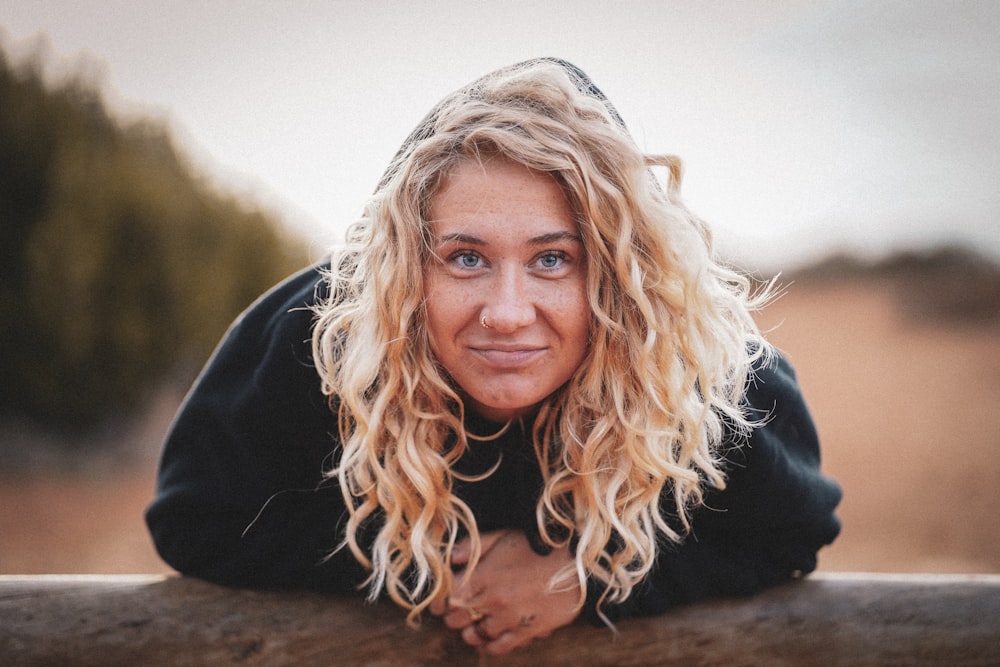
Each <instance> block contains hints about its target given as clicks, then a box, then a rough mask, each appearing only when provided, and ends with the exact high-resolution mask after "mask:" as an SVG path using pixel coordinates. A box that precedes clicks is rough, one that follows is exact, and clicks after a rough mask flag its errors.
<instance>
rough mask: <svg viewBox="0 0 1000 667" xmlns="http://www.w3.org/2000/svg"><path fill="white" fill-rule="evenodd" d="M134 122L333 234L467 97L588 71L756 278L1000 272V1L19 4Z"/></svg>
mask: <svg viewBox="0 0 1000 667" xmlns="http://www.w3.org/2000/svg"><path fill="white" fill-rule="evenodd" d="M39 34H44V35H47V36H48V39H49V43H50V50H51V52H52V55H53V56H54V57H55V58H56V59H57V60H62V61H65V62H71V63H73V62H79V60H80V59H81V58H83V59H84V60H85V62H87V63H88V67H89V68H90V69H91V70H93V71H96V72H97V73H98V74H99V75H100V77H101V78H102V79H103V81H104V86H105V90H106V91H107V92H108V97H109V100H110V101H111V103H112V104H113V106H114V107H116V108H117V109H121V110H123V111H126V112H129V113H134V112H141V113H152V114H154V115H156V116H159V117H161V118H163V119H165V120H166V121H167V122H168V123H169V125H170V126H171V127H172V128H173V130H174V131H175V133H176V136H177V138H178V141H179V143H180V145H181V147H182V148H183V150H184V151H185V152H187V153H188V154H189V155H190V156H191V157H192V158H193V159H194V160H195V162H196V164H198V165H199V167H200V168H201V169H202V170H204V171H206V172H208V173H209V174H211V175H212V176H213V177H214V178H215V179H216V180H217V181H218V182H219V183H220V184H222V185H224V186H225V187H227V188H231V189H235V190H236V191H238V192H241V193H249V194H250V196H252V197H253V198H254V199H256V200H257V201H258V202H261V203H263V204H264V205H265V206H267V207H269V208H271V209H272V210H274V211H275V212H277V213H278V214H279V215H281V216H282V217H283V218H284V219H285V220H286V221H288V222H289V223H290V224H292V225H293V226H295V227H296V228H298V229H301V230H303V231H304V232H305V233H306V234H307V236H308V237H309V238H310V239H311V240H312V241H313V246H314V248H315V250H314V252H315V254H316V256H319V255H320V254H321V253H322V249H323V248H324V247H325V246H326V245H328V244H330V243H334V242H336V241H337V240H339V238H340V237H341V235H342V233H343V229H344V228H345V227H346V225H347V224H348V223H349V222H350V221H351V220H353V219H354V217H356V215H357V214H358V212H359V211H360V209H361V206H362V204H363V202H364V200H365V198H366V197H367V196H368V195H369V194H370V192H371V190H372V189H373V187H374V185H375V183H376V181H377V180H378V177H379V175H380V174H381V172H382V170H383V169H384V167H385V165H386V163H387V162H388V160H389V159H390V158H391V157H392V155H393V153H394V152H395V149H396V147H397V146H398V145H399V144H400V142H402V140H403V139H404V138H405V137H406V135H407V134H408V133H409V131H410V129H411V128H412V127H413V126H414V125H415V124H416V123H417V121H419V120H420V118H421V117H422V116H423V114H424V113H425V112H426V111H427V110H428V109H429V108H430V107H431V106H432V105H433V104H434V103H435V102H436V101H437V100H438V99H440V98H441V97H443V96H444V95H445V94H447V93H448V92H450V91H452V90H454V89H455V88H458V87H459V86H461V85H464V84H465V83H467V82H468V81H470V80H472V79H474V78H476V77H477V76H479V75H481V74H484V73H485V72H487V71H489V70H492V69H494V68H496V67H500V66H503V65H507V64H510V63H513V62H517V61H519V60H524V59H527V58H531V57H535V56H540V55H554V56H559V57H562V58H566V59H567V60H570V61H572V62H574V63H575V64H577V65H579V66H580V67H581V68H583V69H584V70H585V71H586V72H587V73H588V74H589V75H590V76H591V77H592V78H593V79H594V81H595V82H596V83H597V85H598V86H599V87H600V88H602V89H603V90H604V91H605V92H606V93H607V94H608V96H609V97H610V98H611V100H612V102H613V103H614V104H615V105H616V106H617V107H618V109H619V111H620V112H621V114H622V116H623V117H624V119H625V122H626V124H627V125H628V126H629V127H630V129H631V130H632V132H633V134H634V135H635V137H636V139H637V140H638V142H639V144H640V146H642V147H643V148H644V149H645V150H647V151H649V152H654V153H664V152H667V153H674V154H677V155H679V156H680V157H681V158H682V159H684V161H685V165H686V177H685V184H684V190H683V192H684V196H685V198H686V200H687V202H688V204H689V205H690V207H691V208H692V209H694V210H695V211H696V212H697V213H698V214H699V215H700V216H701V217H703V218H705V219H707V220H708V221H709V222H710V223H711V224H712V225H713V227H714V228H715V230H716V237H717V239H718V242H719V244H720V248H721V249H722V250H723V251H724V252H725V253H726V254H727V255H729V256H730V257H733V258H734V259H737V260H739V261H741V262H744V263H747V264H750V265H758V266H764V267H766V268H777V269H780V268H789V267H792V266H794V265H796V264H799V263H801V262H802V261H807V260H810V259H813V258H816V257H818V256H820V255H822V254H824V253H827V252H829V251H831V250H837V249H847V250H855V251H860V252H864V253H867V254H872V255H874V254H879V253H882V252H886V251H888V250H892V249H898V248H919V247H925V246H927V245H930V244H934V243H939V242H945V241H951V242H964V243H966V244H968V245H974V246H976V247H978V248H980V249H983V250H985V251H987V252H989V253H990V254H992V255H994V256H996V257H1000V189H998V186H997V184H998V183H1000V95H998V94H997V91H998V90H1000V38H998V35H1000V2H994V1H992V0H984V1H980V2H957V1H948V2H946V1H944V0H941V1H940V2H938V1H902V2H897V1H883V2H865V1H860V0H845V1H841V2H815V1H810V0H786V1H780V2H779V1H757V2H749V1H748V2H736V1H733V2H696V3H695V2H689V1H686V0H685V1H669V0H668V1H663V0H649V1H635V2H627V1H619V2H597V1H596V0H566V1H561V2H541V1H537V0H536V1H535V2H527V1H524V0H508V1H506V2H475V1H474V0H441V1H430V2H420V1H412V2H388V1H379V0H365V1H361V2H358V1H353V0H350V1H343V2H338V1H325V2H321V1H312V2H310V1H306V0H286V1H285V2H271V1H266V0H245V1H242V2H237V1H235V0H156V1H153V0H91V1H87V0H12V1H11V0H8V2H6V3H5V4H4V6H3V7H2V8H0V36H2V40H3V42H4V44H5V45H6V48H7V50H8V52H11V51H13V52H14V53H15V54H16V53H20V52H23V51H25V50H28V49H30V48H32V47H31V45H32V44H33V43H36V41H37V37H36V36H37V35H39Z"/></svg>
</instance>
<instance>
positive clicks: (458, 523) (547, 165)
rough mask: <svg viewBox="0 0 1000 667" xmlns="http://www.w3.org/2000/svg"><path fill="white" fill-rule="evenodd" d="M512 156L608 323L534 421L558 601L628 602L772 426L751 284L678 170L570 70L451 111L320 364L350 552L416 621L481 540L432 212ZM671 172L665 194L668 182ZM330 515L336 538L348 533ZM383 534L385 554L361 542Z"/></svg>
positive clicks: (334, 288)
mask: <svg viewBox="0 0 1000 667" xmlns="http://www.w3.org/2000/svg"><path fill="white" fill-rule="evenodd" d="M484 154H489V155H502V156H504V157H506V158H508V159H510V160H513V161H515V162H518V163H520V164H523V165H525V166H527V167H529V168H531V169H536V170H540V171H544V172H547V173H549V174H551V175H552V176H553V177H554V178H555V179H556V180H557V182H558V183H559V184H560V185H561V186H562V188H563V189H564V191H565V192H566V195H567V198H568V200H569V201H570V203H571V206H572V208H573V211H574V213H575V215H576V216H577V220H578V224H579V231H580V236H581V238H582V239H583V244H584V248H585V254H586V261H587V298H588V300H589V303H590V307H591V310H592V313H593V314H592V325H591V329H592V330H591V336H590V348H589V354H588V356H587V358H586V359H585V361H584V362H583V363H582V364H581V366H580V367H579V368H578V369H577V371H576V373H575V374H574V375H573V377H572V378H571V379H570V381H569V382H568V383H567V385H566V386H565V387H564V388H563V389H561V390H560V391H558V392H556V393H555V394H553V395H551V396H549V397H548V398H547V399H546V400H545V401H544V402H543V403H542V405H541V406H539V409H538V411H537V413H536V416H535V417H534V422H533V424H532V428H531V433H532V438H533V443H534V448H535V452H536V455H537V459H538V464H539V467H540V469H541V473H542V478H543V481H544V489H543V491H542V493H541V496H540V497H539V499H538V502H537V507H536V516H537V522H538V530H539V534H540V537H541V539H542V540H543V541H544V542H545V543H546V544H548V545H550V546H552V547H562V546H566V545H571V547H572V549H573V553H574V557H575V566H574V567H572V568H570V569H569V570H567V571H565V572H562V573H560V575H559V576H558V577H557V578H556V581H554V582H553V584H552V585H554V586H555V585H559V584H560V583H561V584H566V583H573V582H574V581H579V583H580V584H581V586H580V588H581V603H582V602H583V599H584V597H585V595H586V590H587V584H588V582H592V583H595V584H596V585H598V586H602V587H603V595H602V596H601V603H603V602H605V601H607V602H609V603H616V602H621V601H623V600H625V599H626V598H627V597H628V596H629V594H630V592H631V591H632V589H633V588H634V587H635V586H636V584H638V583H639V582H640V581H641V580H642V579H643V578H644V577H645V576H646V575H647V573H649V571H650V569H651V568H652V567H653V565H654V562H655V558H656V554H657V550H658V549H660V548H663V542H678V541H680V540H681V539H682V538H683V536H684V534H685V533H686V532H687V531H688V530H689V523H688V517H689V513H690V510H691V509H692V508H693V507H695V506H697V505H698V504H699V503H701V502H702V500H703V494H704V491H705V489H706V488H707V487H714V488H723V487H724V486H725V476H724V471H723V469H722V465H721V457H722V455H723V452H721V451H720V448H721V447H722V446H723V443H724V442H731V441H732V439H731V438H727V437H726V436H727V434H732V433H735V434H736V435H737V436H738V437H737V440H738V438H739V436H745V435H746V434H747V433H748V432H749V430H750V429H751V428H752V427H753V426H754V423H755V422H754V421H753V418H752V416H751V415H747V414H745V410H744V409H743V407H742V398H743V394H744V391H745V388H746V386H747V383H748V381H749V379H750V377H751V374H752V367H753V365H754V363H755V362H756V361H757V360H758V358H760V357H762V356H765V355H767V354H769V352H770V348H769V346H768V345H767V343H766V342H765V341H764V340H763V338H762V336H761V335H760V332H759V331H758V329H757V327H756V325H755V324H754V321H753V319H752V317H751V314H750V313H751V312H752V311H753V310H754V309H755V308H757V307H759V305H760V300H761V298H762V297H761V296H760V295H757V296H754V294H753V290H752V287H751V284H750V282H749V281H748V280H747V278H746V277H744V276H742V275H740V274H739V273H737V272H735V271H734V270H731V269H730V268H728V267H726V266H725V265H723V264H722V263H720V262H719V261H717V260H716V259H714V257H713V254H712V248H711V238H710V235H709V232H708V230H707V228H706V226H705V225H704V224H703V223H702V222H701V221H700V220H699V219H698V218H696V217H695V216H694V215H692V214H691V213H690V212H689V211H688V210H687V209H686V208H685V206H684V205H683V204H682V202H681V200H680V197H679V187H680V181H681V165H680V161H679V160H678V159H677V158H674V157H672V156H655V157H651V156H645V155H643V154H642V153H641V152H640V150H639V149H638V148H637V147H636V145H635V144H634V142H633V141H632V139H631V138H630V136H629V134H628V132H627V131H626V130H625V128H624V126H623V124H622V123H621V121H620V118H619V117H618V115H617V113H616V112H615V110H614V109H613V107H611V105H610V104H609V103H608V102H607V101H606V100H605V99H604V98H603V95H601V94H600V92H599V91H597V90H596V88H594V87H593V85H592V84H591V83H590V82H589V80H587V79H586V78H585V77H584V76H583V75H582V73H580V72H579V71H578V70H576V69H575V68H573V67H572V66H570V65H568V64H566V63H562V62H560V61H551V60H541V61H532V62H529V63H523V64H520V65H515V66H513V67H509V68H506V69H503V70H499V71H498V72H494V73H492V74H490V75H487V76H486V77H484V78H482V79H480V80H478V81H476V82H474V83H473V84H471V85H470V86H467V87H466V88H463V89H461V90H459V91H457V92H456V93H453V94H452V95H450V96H449V97H447V98H446V99H445V100H444V101H442V102H441V104H439V105H438V107H436V108H435V109H434V110H433V111H432V112H431V114H430V115H429V116H428V117H427V118H426V119H425V120H424V122H423V123H422V124H421V125H420V126H419V127H418V128H417V130H416V131H415V132H414V133H413V135H411V137H410V139H409V140H408V142H407V143H406V144H405V145H404V147H403V148H402V149H401V150H400V152H399V154H398V155H397V156H396V158H395V159H394V160H393V162H392V164H391V165H390V167H389V169H388V171H387V172H386V175H385V177H384V178H383V179H382V182H381V183H380V185H379V187H378V190H377V191H376V193H375V194H374V196H373V197H372V198H371V200H370V201H369V202H368V204H367V207H366V209H365V214H364V216H363V217H362V219H361V220H360V221H358V222H357V223H355V224H354V225H353V226H352V227H351V228H350V231H349V233H348V235H347V243H346V244H345V246H344V247H343V248H342V249H341V250H340V251H339V252H338V254H337V255H336V256H335V258H334V261H333V262H332V268H331V271H330V274H329V276H328V280H329V281H330V284H331V296H330V298H329V299H328V300H327V301H324V302H323V303H321V304H320V305H319V306H318V307H317V318H318V319H317V323H316V327H315V331H314V337H313V353H314V358H315V361H316V365H317V369H318V371H319V374H320V377H321V379H322V383H323V389H324V392H325V393H326V394H327V395H328V396H329V397H330V401H331V406H332V407H333V408H334V409H336V410H337V411H338V414H339V425H340V438H341V443H342V450H341V452H340V458H339V461H338V462H337V463H336V465H335V467H334V469H333V470H331V471H329V473H328V474H329V475H330V476H331V477H335V478H336V479H337V480H338V481H339V484H340V488H341V490H342V492H343V494H344V499H345V502H346V504H347V508H348V513H349V517H348V521H347V524H346V533H345V538H344V544H342V545H341V546H342V547H343V546H345V545H346V546H347V547H348V548H350V549H351V550H352V552H353V554H354V556H355V557H356V558H357V559H358V560H359V561H360V562H362V563H363V564H365V565H366V566H367V567H369V568H370V569H371V575H370V577H369V579H368V580H367V582H366V585H367V586H368V587H369V591H370V595H371V597H372V598H374V597H376V596H377V595H378V594H379V593H380V592H381V591H386V592H387V593H388V595H389V596H390V597H391V598H392V599H393V600H394V601H395V602H396V603H398V604H399V605H401V606H403V607H404V608H406V609H408V610H409V612H410V614H409V620H410V621H411V622H415V621H416V619H417V617H418V616H419V614H420V612H421V611H422V610H424V609H426V608H427V607H428V606H429V605H430V604H431V602H432V601H433V600H435V599H441V598H443V597H445V596H447V595H448V594H449V592H450V591H451V589H452V587H453V586H454V583H455V581H454V576H455V575H454V574H453V572H452V568H451V567H450V564H451V554H452V550H453V547H454V545H455V543H456V541H457V539H458V538H459V537H460V536H461V535H462V534H463V533H466V532H467V533H468V535H469V536H470V537H471V538H472V543H473V554H474V555H473V558H472V562H471V564H470V567H475V563H476V561H477V560H478V557H479V533H478V530H477V526H476V518H475V516H474V515H473V513H472V511H471V510H470V508H469V507H468V506H467V505H466V504H465V503H464V502H463V501H462V500H461V499H460V498H459V497H457V496H456V494H455V493H454V492H453V489H454V485H455V482H456V480H457V479H461V478H460V476H459V474H458V473H457V472H456V471H455V470H454V464H455V463H456V462H457V461H458V459H460V458H461V457H462V455H463V454H464V453H465V452H466V450H467V449H468V447H469V442H470V440H473V439H475V436H473V435H471V434H470V433H467V432H466V429H465V428H464V426H463V421H464V418H465V414H464V410H465V409H464V406H463V403H462V399H461V397H460V395H459V394H458V393H457V392H456V389H455V387H454V386H453V383H452V382H450V381H449V378H448V377H447V372H446V371H445V370H444V369H443V368H442V367H441V366H440V364H438V363H437V361H436V360H435V358H434V356H433V354H432V353H431V348H430V344H429V340H428V332H427V328H426V319H425V313H424V303H423V299H424V296H423V295H424V289H423V285H424V270H425V267H426V266H427V265H428V263H429V262H430V261H432V252H431V249H430V247H431V245H430V231H429V228H428V221H427V216H426V213H427V210H428V208H429V204H430V201H431V199H432V198H433V197H434V195H435V192H436V191H437V189H438V187H439V186H440V184H441V182H442V179H443V178H444V176H445V175H446V174H448V173H449V171H450V170H452V169H453V168H454V167H455V166H456V165H457V164H459V163H460V162H462V161H464V160H469V159H479V158H480V157H481V156H483V155H484ZM660 167H662V168H665V172H666V178H665V183H660V182H659V181H658V180H657V177H656V171H657V168H660ZM335 519H336V518H335V517H331V521H333V520H335ZM368 526H373V527H374V528H373V530H376V531H377V533H376V534H375V536H374V541H373V544H372V547H371V550H370V553H369V552H367V551H366V549H364V548H363V547H362V545H361V542H360V541H359V533H360V532H361V530H362V528H363V527H368Z"/></svg>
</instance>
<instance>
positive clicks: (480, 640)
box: [461, 620, 493, 646]
mask: <svg viewBox="0 0 1000 667" xmlns="http://www.w3.org/2000/svg"><path fill="white" fill-rule="evenodd" d="M485 622H486V621H485V620H484V621H480V622H479V623H470V624H469V625H467V626H465V627H464V628H462V633H461V634H462V641H464V642H465V643H466V644H468V645H469V646H485V645H486V644H488V643H490V642H492V641H493V638H492V637H491V636H490V634H489V632H488V631H487V630H486V627H485V626H484V623H485Z"/></svg>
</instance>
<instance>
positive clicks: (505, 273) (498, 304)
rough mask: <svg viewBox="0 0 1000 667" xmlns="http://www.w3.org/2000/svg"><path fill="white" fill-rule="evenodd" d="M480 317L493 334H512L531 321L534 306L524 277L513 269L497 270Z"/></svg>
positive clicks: (533, 316) (533, 315)
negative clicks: (484, 320)
mask: <svg viewBox="0 0 1000 667" xmlns="http://www.w3.org/2000/svg"><path fill="white" fill-rule="evenodd" d="M482 316H483V317H485V318H486V321H487V322H488V323H489V326H490V328H492V329H495V330H496V331H497V333H512V332H514V331H517V330H518V329H520V328H522V327H526V326H528V325H529V324H531V323H532V322H534V321H535V303H534V298H533V296H532V294H531V286H530V285H529V284H528V280H527V279H526V276H524V275H523V274H522V273H521V272H519V271H516V270H502V271H498V272H497V275H496V279H495V280H493V281H492V284H491V285H490V293H489V294H487V295H486V307H485V308H484V309H483V313H482Z"/></svg>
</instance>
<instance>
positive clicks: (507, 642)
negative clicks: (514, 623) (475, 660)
mask: <svg viewBox="0 0 1000 667" xmlns="http://www.w3.org/2000/svg"><path fill="white" fill-rule="evenodd" d="M533 639H534V637H533V636H532V635H531V634H529V633H527V632H505V633H503V634H502V635H500V636H499V637H497V638H496V639H494V640H493V641H490V642H487V643H486V644H484V645H483V646H482V651H483V653H486V654H488V655H506V654H508V653H510V652H511V651H513V650H515V649H519V648H521V647H522V646H527V645H528V644H530V643H531V641H532V640H533Z"/></svg>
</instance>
